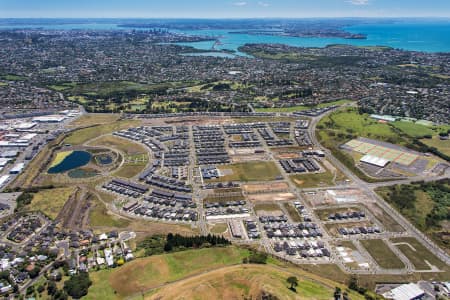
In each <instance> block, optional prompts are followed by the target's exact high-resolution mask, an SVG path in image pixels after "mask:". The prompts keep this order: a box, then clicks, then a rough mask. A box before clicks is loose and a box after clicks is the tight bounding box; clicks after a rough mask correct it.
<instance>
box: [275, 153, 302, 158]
mask: <svg viewBox="0 0 450 300" xmlns="http://www.w3.org/2000/svg"><path fill="white" fill-rule="evenodd" d="M299 157H300V154H298V153H279V154H277V155H275V158H276V159H293V158H299Z"/></svg>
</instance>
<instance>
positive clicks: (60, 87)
mask: <svg viewBox="0 0 450 300" xmlns="http://www.w3.org/2000/svg"><path fill="white" fill-rule="evenodd" d="M76 85H77V83H75V82H64V83H61V84H53V85H50V86H48V87H49V88H50V89H52V90H54V91H57V92H63V91H66V90H69V89H72V88H74V87H76ZM69 100H70V99H69Z"/></svg>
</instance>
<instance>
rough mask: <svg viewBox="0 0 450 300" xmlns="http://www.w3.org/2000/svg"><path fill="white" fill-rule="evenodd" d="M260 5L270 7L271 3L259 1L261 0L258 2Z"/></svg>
mask: <svg viewBox="0 0 450 300" xmlns="http://www.w3.org/2000/svg"><path fill="white" fill-rule="evenodd" d="M258 5H259V6H262V7H268V6H270V4H269V3H267V2H263V1H259V2H258Z"/></svg>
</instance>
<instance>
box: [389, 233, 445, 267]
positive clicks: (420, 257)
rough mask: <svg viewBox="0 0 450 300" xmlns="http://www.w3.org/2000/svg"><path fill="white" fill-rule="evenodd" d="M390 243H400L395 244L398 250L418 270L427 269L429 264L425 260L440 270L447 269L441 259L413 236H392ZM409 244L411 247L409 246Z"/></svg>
mask: <svg viewBox="0 0 450 300" xmlns="http://www.w3.org/2000/svg"><path fill="white" fill-rule="evenodd" d="M391 242H392V243H395V244H397V243H401V244H399V245H395V246H396V247H397V248H399V249H400V251H401V252H402V253H403V254H404V255H405V256H406V257H407V258H408V259H409V261H411V263H412V264H413V265H414V267H416V268H418V269H419V270H429V269H430V267H429V265H428V264H427V263H426V262H425V261H428V262H429V263H430V264H431V265H433V266H436V267H437V268H440V269H442V270H449V269H450V268H449V266H448V265H446V264H445V263H444V262H443V261H441V260H440V259H439V258H437V257H436V256H435V255H434V254H433V253H431V251H429V250H428V249H427V248H426V247H425V246H424V245H422V243H420V242H419V241H418V240H417V239H415V238H413V237H401V238H392V239H391ZM407 244H409V245H410V246H411V247H412V248H414V249H411V247H409V246H408V245H407Z"/></svg>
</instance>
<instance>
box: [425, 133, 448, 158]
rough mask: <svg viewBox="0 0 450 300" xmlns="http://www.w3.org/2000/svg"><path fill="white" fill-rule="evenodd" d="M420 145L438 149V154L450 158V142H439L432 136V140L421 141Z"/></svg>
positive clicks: (438, 139)
mask: <svg viewBox="0 0 450 300" xmlns="http://www.w3.org/2000/svg"><path fill="white" fill-rule="evenodd" d="M420 141H421V142H422V143H424V144H425V145H427V146H430V147H434V148H436V149H438V151H439V152H442V153H444V154H445V155H448V156H450V140H441V139H440V138H439V136H433V138H432V139H421V140H420Z"/></svg>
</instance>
